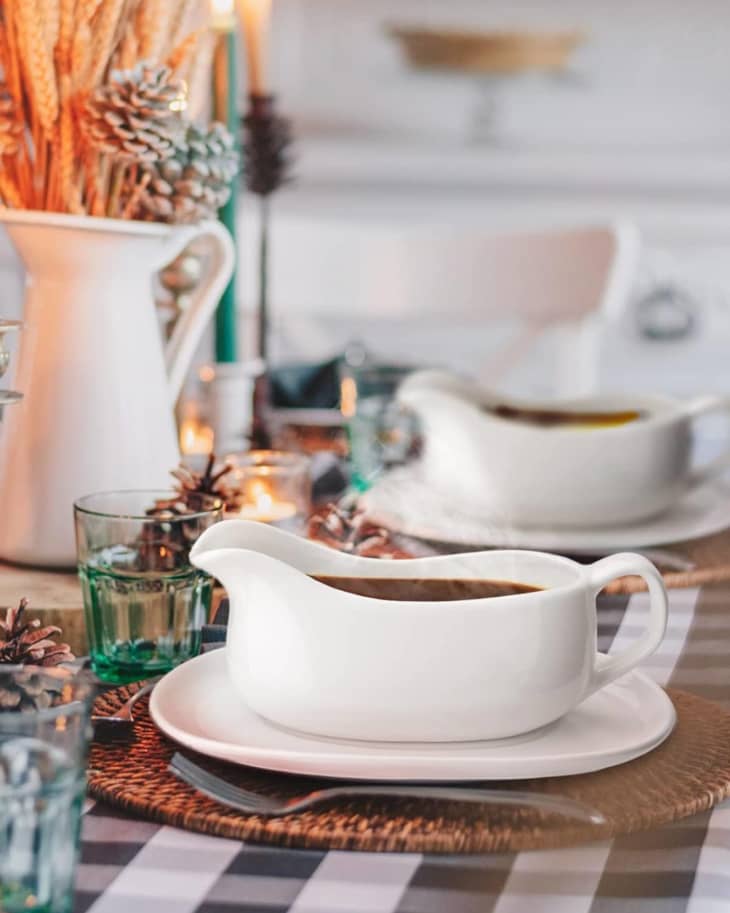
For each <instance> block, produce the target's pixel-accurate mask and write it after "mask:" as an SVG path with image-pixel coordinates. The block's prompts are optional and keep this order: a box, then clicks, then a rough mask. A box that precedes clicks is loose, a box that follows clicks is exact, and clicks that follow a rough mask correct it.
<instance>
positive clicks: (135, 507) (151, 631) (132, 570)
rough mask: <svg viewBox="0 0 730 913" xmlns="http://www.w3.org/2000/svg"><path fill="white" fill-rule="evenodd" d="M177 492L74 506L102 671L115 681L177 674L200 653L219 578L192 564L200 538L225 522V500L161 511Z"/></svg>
mask: <svg viewBox="0 0 730 913" xmlns="http://www.w3.org/2000/svg"><path fill="white" fill-rule="evenodd" d="M176 497H178V498H179V495H177V496H176V494H175V492H159V491H117V492H105V493H101V494H94V495H87V496H86V497H84V498H80V499H79V500H78V501H77V502H76V503H75V505H74V516H75V522H76V546H77V556H78V568H79V577H80V579H81V588H82V591H83V597H84V611H85V615H86V629H87V635H88V639H89V653H90V655H91V665H92V667H93V669H94V672H96V674H97V675H98V676H99V678H100V679H102V680H103V681H105V682H111V683H115V684H120V683H126V682H133V681H139V680H140V679H143V678H151V677H153V676H156V675H161V674H163V673H165V672H169V671H170V669H172V668H174V667H175V666H177V665H179V664H180V663H182V662H185V660H187V659H190V658H191V657H192V656H195V655H196V654H197V653H198V652H199V650H200V641H201V631H202V626H203V624H204V623H205V620H206V618H207V617H208V613H209V611H210V602H211V596H212V592H213V580H212V578H210V577H209V576H208V575H207V574H205V573H203V571H201V570H199V569H198V568H195V567H193V566H192V565H191V564H190V560H189V554H190V549H191V547H192V545H193V543H194V542H195V541H196V540H197V538H198V537H199V536H200V534H201V533H202V532H203V531H204V530H205V529H207V528H208V527H209V526H210V525H211V524H213V523H216V522H217V521H218V520H220V519H222V516H223V505H222V503H221V501H220V499H219V498H215V497H212V496H208V495H198V496H196V502H195V503H194V504H193V503H191V502H189V503H188V506H189V508H190V512H188V513H183V514H177V513H174V512H173V511H164V512H162V513H160V512H159V511H157V512H155V513H153V512H152V511H153V509H154V505H155V504H156V503H158V502H166V501H171V502H174V501H175V498H176Z"/></svg>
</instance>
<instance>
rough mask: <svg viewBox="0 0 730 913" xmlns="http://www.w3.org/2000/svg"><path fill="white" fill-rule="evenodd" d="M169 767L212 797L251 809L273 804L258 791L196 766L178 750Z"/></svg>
mask: <svg viewBox="0 0 730 913" xmlns="http://www.w3.org/2000/svg"><path fill="white" fill-rule="evenodd" d="M170 769H171V770H172V771H173V772H174V773H175V772H177V773H180V774H182V775H183V778H184V779H186V780H188V781H189V782H190V784H191V786H194V787H195V788H196V789H200V790H201V791H203V792H207V793H209V794H213V795H212V797H213V798H216V795H217V796H220V797H221V798H223V799H231V800H232V801H234V802H236V803H237V804H238V805H242V806H243V805H245V806H248V807H249V808H250V809H251V810H252V811H253V810H256V809H258V810H260V809H264V808H266V807H268V806H270V805H272V804H274V803H273V800H271V799H269V798H268V797H267V796H261V795H259V794H258V793H254V792H250V791H249V790H246V789H241V787H238V786H234V785H233V784H232V783H229V782H228V781H227V780H223V779H222V778H221V777H218V776H216V775H215V774H212V773H210V772H209V771H207V770H205V769H204V768H202V767H200V766H198V765H197V764H195V763H194V762H193V761H191V760H190V759H189V758H186V757H185V756H184V755H181V754H180V753H179V752H177V753H176V754H175V755H174V756H173V758H172V760H171V762H170Z"/></svg>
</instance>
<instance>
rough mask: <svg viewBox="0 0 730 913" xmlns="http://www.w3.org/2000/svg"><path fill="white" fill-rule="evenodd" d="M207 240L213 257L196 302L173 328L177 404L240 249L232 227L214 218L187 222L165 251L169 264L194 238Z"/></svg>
mask: <svg viewBox="0 0 730 913" xmlns="http://www.w3.org/2000/svg"><path fill="white" fill-rule="evenodd" d="M198 238H204V239H207V240H208V242H209V246H210V251H211V256H210V261H209V263H208V269H207V271H206V275H205V278H204V279H203V281H202V282H201V284H200V285H199V286H198V288H197V289H196V290H195V292H194V293H193V298H192V301H191V302H190V305H189V306H188V307H187V308H186V309H185V311H184V312H183V313H182V314H181V315H180V318H179V320H178V322H177V325H176V326H175V329H174V330H173V333H172V336H171V337H170V341H169V342H168V343H167V349H166V351H165V362H166V366H167V377H168V381H169V387H170V396H171V398H172V402H173V404H174V402H175V400H176V399H177V397H178V395H179V393H180V389H181V387H182V384H183V380H184V379H185V373H186V372H187V370H188V367H189V365H190V360H191V359H192V357H193V353H194V352H195V349H196V347H197V345H198V342H199V341H200V337H201V336H202V334H203V330H204V329H205V327H206V324H207V323H208V321H209V320H210V318H211V316H212V315H213V311H214V310H215V308H216V306H217V304H218V302H219V301H220V297H221V295H222V294H223V291H224V289H225V287H226V286H227V285H228V281H229V279H230V278H231V275H232V274H233V267H234V265H235V262H236V250H235V247H234V244H233V239H232V238H231V236H230V234H229V232H228V230H227V229H226V228H224V227H223V225H221V223H220V222H216V221H215V220H213V219H209V220H206V221H204V222H199V223H198V224H197V225H185V226H183V227H182V228H180V229H178V230H177V231H176V232H175V233H174V235H173V236H172V238H171V241H170V243H169V245H168V247H167V249H166V251H165V256H166V260H165V263H170V262H171V261H172V260H174V259H175V257H177V256H179V255H180V254H181V253H182V251H183V250H184V249H185V248H186V247H187V246H188V244H190V243H191V242H192V241H194V240H197V239H198Z"/></svg>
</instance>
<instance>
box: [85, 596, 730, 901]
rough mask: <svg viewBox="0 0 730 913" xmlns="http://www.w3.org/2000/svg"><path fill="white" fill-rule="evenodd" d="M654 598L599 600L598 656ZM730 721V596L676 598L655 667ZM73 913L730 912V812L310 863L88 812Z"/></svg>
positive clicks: (298, 855)
mask: <svg viewBox="0 0 730 913" xmlns="http://www.w3.org/2000/svg"><path fill="white" fill-rule="evenodd" d="M647 615H648V600H647V597H646V595H645V594H638V595H634V596H631V597H617V596H611V597H602V599H601V604H600V610H599V618H600V627H599V648H600V649H602V650H608V651H611V650H615V649H622V648H623V647H624V646H625V645H626V644H627V642H629V641H630V640H631V639H632V638H634V637H636V636H637V635H638V633H639V632H640V630H641V629H642V626H643V625H644V622H645V620H646V618H647ZM644 668H645V670H646V672H647V673H648V674H649V675H651V676H652V677H653V678H654V679H655V680H656V681H657V682H659V683H660V684H662V685H672V686H673V687H676V688H683V689H685V690H688V691H693V692H695V693H696V694H699V695H701V696H702V697H706V698H709V699H711V700H714V701H718V702H719V703H721V704H722V705H724V706H725V707H726V708H727V709H728V710H730V587H729V586H727V585H722V586H712V587H704V588H702V589H687V590H673V591H672V592H671V593H670V621H669V628H668V631H667V636H666V638H665V640H664V642H663V644H662V646H661V648H660V649H659V650H658V652H657V653H656V654H655V655H654V656H653V657H652V658H651V659H650V660H649V661H648V662H647V663H646V664H645V666H644ZM82 836H83V842H82V849H81V864H80V867H79V870H78V879H77V895H76V905H75V913H86V911H93V913H173V911H174V913H284V911H290V913H396V911H397V913H523V911H534V913H721V911H722V913H730V801H728V802H725V803H723V804H722V805H720V806H718V807H717V808H715V809H714V810H713V811H712V812H709V813H704V814H701V815H697V816H695V817H693V818H688V819H685V820H684V821H679V822H677V823H676V824H674V825H671V826H669V827H665V828H662V829H659V830H654V831H648V832H646V833H642V834H637V835H633V836H630V837H620V838H617V839H615V840H613V841H610V842H600V843H593V844H590V845H585V846H580V847H576V848H574V849H565V850H550V851H537V852H526V853H516V854H507V853H502V854H491V855H484V856H435V855H434V856H430V855H421V854H414V853H406V854H397V855H396V854H393V855H390V854H378V853H348V852H340V851H337V852H312V851H306V850H288V849H278V848H273V847H264V846H253V845H247V844H243V843H240V842H239V841H234V840H224V839H220V838H217V837H207V836H202V835H199V834H193V833H189V832H186V831H181V830H177V829H175V828H172V827H165V826H160V825H158V824H152V823H150V822H148V821H142V820H138V819H135V818H132V817H129V816H126V815H124V814H121V813H119V812H117V811H115V810H114V809H112V808H109V807H108V806H104V805H101V804H93V803H91V802H89V803H88V806H87V810H86V814H85V816H84V824H83V835H82Z"/></svg>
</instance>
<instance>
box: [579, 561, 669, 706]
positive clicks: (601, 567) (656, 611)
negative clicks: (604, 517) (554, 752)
mask: <svg viewBox="0 0 730 913" xmlns="http://www.w3.org/2000/svg"><path fill="white" fill-rule="evenodd" d="M585 573H586V578H587V584H588V587H589V590H590V594H591V598H592V599H594V600H595V599H596V597H597V596H598V594H599V593H600V592H601V590H602V589H603V588H604V587H605V586H606V585H607V584H609V583H611V582H612V581H613V580H616V578H617V577H629V576H637V577H643V579H644V580H645V581H646V584H647V586H648V587H649V623H648V625H647V628H646V630H645V631H644V632H643V633H642V634H641V636H640V637H639V638H638V639H637V640H635V641H634V643H633V644H632V645H631V646H630V647H628V648H627V649H626V650H622V651H621V652H620V653H617V654H615V655H612V656H604V655H603V654H601V653H597V654H596V658H595V663H594V667H593V673H592V675H591V678H590V681H589V682H588V688H587V690H586V693H585V695H584V698H585V697H588V696H589V695H590V694H593V692H594V691H598V690H599V689H600V688H603V687H604V686H605V685H608V684H609V683H610V682H612V681H614V680H615V679H617V678H620V676H622V675H625V674H626V673H627V672H629V671H630V670H631V669H633V668H634V667H635V666H637V665H638V664H639V663H640V662H642V661H643V660H645V659H646V658H647V657H648V656H651V654H652V653H653V652H654V651H655V650H656V648H657V647H658V646H659V644H660V643H661V642H662V639H663V638H664V632H665V631H666V629H667V611H668V604H669V601H668V599H667V591H666V588H665V586H664V581H663V580H662V575H661V574H660V573H659V571H658V570H657V569H656V568H655V567H654V565H653V564H652V563H651V561H649V560H648V559H647V558H644V556H643V555H636V554H634V553H633V552H624V553H621V554H618V555H610V556H609V557H608V558H602V559H601V560H600V561H596V563H595V564H591V565H589V566H588V567H587V568H586V571H585Z"/></svg>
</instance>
